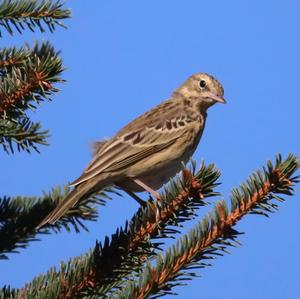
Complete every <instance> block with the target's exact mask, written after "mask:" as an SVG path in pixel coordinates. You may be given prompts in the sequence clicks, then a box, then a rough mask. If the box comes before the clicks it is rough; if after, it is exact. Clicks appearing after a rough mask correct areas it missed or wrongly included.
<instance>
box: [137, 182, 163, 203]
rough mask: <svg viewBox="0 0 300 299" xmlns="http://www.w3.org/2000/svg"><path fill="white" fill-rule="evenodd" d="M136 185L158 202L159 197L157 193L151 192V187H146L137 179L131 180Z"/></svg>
mask: <svg viewBox="0 0 300 299" xmlns="http://www.w3.org/2000/svg"><path fill="white" fill-rule="evenodd" d="M132 180H133V181H134V182H135V183H136V184H138V185H139V186H141V187H142V188H143V189H144V190H146V191H148V192H149V193H150V194H151V195H153V196H154V197H155V198H156V199H157V200H160V195H159V193H158V192H157V191H155V190H153V189H152V188H151V187H149V186H147V185H146V184H145V183H143V182H142V181H140V180H139V179H132Z"/></svg>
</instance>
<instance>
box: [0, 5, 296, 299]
mask: <svg viewBox="0 0 300 299" xmlns="http://www.w3.org/2000/svg"><path fill="white" fill-rule="evenodd" d="M70 16H71V14H70V11H69V10H68V9H66V8H65V5H64V4H63V3H62V2H61V1H59V0H58V1H51V0H44V1H38V0H23V1H21V0H4V1H2V3H1V4H0V25H1V26H0V34H1V36H3V35H4V34H10V35H13V34H15V33H16V34H22V32H23V31H24V30H32V31H37V30H38V31H40V32H41V33H42V32H44V31H45V30H50V31H51V32H54V31H55V30H56V28H57V27H65V25H64V24H63V21H64V20H65V19H67V18H70ZM70 68H72V66H70ZM63 71H64V66H63V62H62V59H61V57H60V53H59V51H58V50H56V49H54V47H53V46H52V45H51V44H50V43H49V42H42V43H41V42H36V43H35V45H33V46H32V47H31V46H29V45H27V44H25V45H24V46H23V47H21V48H16V47H14V48H2V49H0V80H1V81H0V143H1V145H2V149H3V152H4V153H6V154H13V153H14V152H15V151H16V150H18V151H25V152H31V151H32V150H34V151H38V152H39V151H42V146H43V145H45V144H47V137H48V135H49V132H48V130H46V129H42V125H41V124H40V123H36V122H33V121H32V120H31V119H30V111H31V110H35V109H38V108H39V104H40V103H41V102H43V101H49V100H51V99H52V98H55V93H57V92H59V89H58V87H59V86H60V83H62V82H64V79H63ZM299 166H300V164H299V160H298V158H297V157H296V156H295V155H293V154H290V155H288V156H287V157H286V158H282V157H281V155H280V154H278V155H277V156H276V158H275V161H274V162H271V161H268V162H267V164H266V166H263V167H262V170H261V171H256V172H254V173H253V174H252V175H251V176H250V177H249V178H248V179H247V180H246V182H245V183H243V184H241V186H240V187H238V188H234V189H233V190H232V192H231V196H230V202H227V201H224V200H220V201H217V202H216V203H215V204H214V206H213V207H212V208H211V212H210V213H208V214H207V215H206V216H205V217H204V218H203V219H200V220H199V222H198V224H196V225H195V227H194V228H192V229H191V231H190V232H189V233H188V234H183V235H181V236H180V231H179V229H178V228H179V227H181V226H182V225H184V223H185V222H187V221H189V220H191V219H193V218H195V217H197V215H198V211H199V209H200V208H201V207H202V206H204V205H206V204H207V203H208V199H209V198H211V197H216V196H219V195H220V194H219V193H218V192H217V190H216V188H217V187H218V185H219V184H220V175H221V174H220V172H219V170H218V169H217V168H216V166H215V165H213V164H209V165H206V164H205V163H204V162H203V163H202V164H200V165H198V166H197V164H196V163H195V162H194V161H191V162H190V163H189V166H188V167H186V168H185V169H184V170H183V171H182V172H181V174H180V175H178V176H177V177H176V178H175V179H171V180H170V182H169V183H168V185H167V186H166V187H165V188H164V190H163V191H162V192H161V201H159V202H157V201H156V200H153V199H152V198H149V200H148V201H147V202H146V205H145V206H142V207H140V208H139V209H138V210H137V211H136V213H135V214H134V215H133V216H132V218H131V219H130V220H128V221H127V222H126V223H125V224H124V226H122V227H120V228H117V229H116V230H115V233H113V234H112V235H111V236H107V237H106V238H105V241H104V242H103V243H101V242H99V241H96V245H95V246H94V248H92V249H91V250H90V251H89V252H87V253H86V254H84V255H82V256H79V257H77V258H73V259H70V260H69V261H65V262H62V263H61V266H60V268H59V269H55V268H52V269H50V270H49V271H48V272H47V273H45V274H43V275H40V276H37V277H36V278H34V279H33V280H32V282H30V283H29V284H26V285H25V286H24V287H22V288H19V289H15V288H13V287H12V286H4V287H3V288H2V289H1V290H0V298H53V299H54V298H156V297H158V296H163V295H166V294H173V293H174V292H175V291H176V290H174V289H175V287H176V286H178V285H181V284H183V283H184V282H185V281H187V280H189V279H191V278H193V277H194V276H195V274H194V273H193V269H195V268H205V267H207V266H209V265H210V263H209V261H210V260H212V259H213V258H215V257H217V256H222V255H223V254H225V253H226V252H228V249H229V248H230V247H232V246H237V245H239V241H238V237H239V234H240V233H241V232H239V231H238V230H237V228H236V224H237V222H238V221H240V220H242V219H243V217H244V216H246V215H248V214H256V215H262V216H269V215H270V214H271V213H273V212H275V211H276V210H277V209H278V208H279V206H278V202H283V201H285V199H286V198H287V197H288V196H290V195H292V194H293V191H294V186H295V184H296V183H297V182H298V179H299V176H297V175H296V172H297V170H298V168H299ZM68 192H69V189H68V187H67V186H57V187H53V188H52V189H51V190H50V191H49V192H47V193H45V194H43V195H41V196H36V197H30V198H29V197H21V196H18V197H9V196H5V195H1V197H0V259H7V258H8V257H7V254H8V253H17V252H19V249H20V248H26V247H27V246H28V245H29V243H30V242H32V241H36V240H38V237H37V234H46V233H47V234H49V233H59V232H60V231H61V230H62V229H66V230H67V231H70V229H71V228H72V227H73V228H74V229H75V230H76V231H77V232H80V231H81V229H87V228H86V226H85V221H90V220H96V219H97V216H98V214H97V206H99V205H105V202H106V200H107V199H108V198H109V197H110V194H111V193H118V190H117V189H116V188H113V187H111V188H107V189H105V190H102V191H101V192H98V193H96V194H93V195H91V196H90V197H89V198H87V199H86V200H84V201H82V202H80V203H79V204H77V205H76V206H75V207H73V208H72V209H71V210H70V211H68V212H67V214H66V215H65V216H64V217H63V218H62V219H61V220H59V221H58V222H56V223H55V224H53V225H50V224H48V225H46V226H44V227H42V228H40V229H39V230H38V231H37V230H36V226H37V225H38V224H39V223H40V222H41V220H42V219H43V218H44V217H45V216H46V215H47V214H48V213H49V212H50V211H52V210H53V209H54V208H55V207H56V206H57V204H58V203H59V202H60V201H62V200H63V199H64V197H65V196H66V195H67V194H68ZM101 237H102V236H101ZM168 238H177V243H176V244H175V245H174V246H171V247H170V248H169V249H167V250H166V251H163V250H162V249H161V247H162V245H163V244H164V243H165V241H166V240H167V239H168Z"/></svg>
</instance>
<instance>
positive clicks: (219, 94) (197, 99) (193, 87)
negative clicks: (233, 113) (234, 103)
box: [174, 73, 226, 109]
mask: <svg viewBox="0 0 300 299" xmlns="http://www.w3.org/2000/svg"><path fill="white" fill-rule="evenodd" d="M174 95H177V96H181V97H183V98H185V99H189V100H190V101H191V102H193V103H195V104H196V105H197V106H198V108H200V109H207V108H208V107H210V106H212V105H213V104H215V103H217V102H219V103H223V104H225V103H226V101H225V99H224V98H223V96H224V89H223V86H222V85H221V83H220V82H219V81H218V80H217V79H215V78H214V77H213V76H211V75H208V74H205V73H198V74H194V75H192V76H191V77H189V78H188V79H187V80H186V81H185V82H184V83H183V84H182V85H181V86H180V87H179V88H177V89H176V91H175V92H174Z"/></svg>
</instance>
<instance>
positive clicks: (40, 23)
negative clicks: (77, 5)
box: [0, 0, 71, 37]
mask: <svg viewBox="0 0 300 299" xmlns="http://www.w3.org/2000/svg"><path fill="white" fill-rule="evenodd" d="M63 6H64V4H63V3H62V2H61V1H60V0H58V1H52V0H43V1H40V0H4V1H3V2H2V3H1V4H0V26H2V27H3V28H5V29H6V30H7V31H8V33H9V34H11V35H13V33H14V29H15V30H17V31H18V32H19V33H22V32H23V31H24V30H25V29H26V28H28V29H30V30H31V31H35V30H36V28H38V29H39V30H40V31H41V32H44V31H45V29H44V25H46V26H47V28H48V29H49V31H50V32H53V31H54V30H55V28H56V26H57V25H58V26H60V27H65V25H64V24H63V23H62V22H61V21H60V20H62V19H67V18H70V17H71V12H70V10H69V9H64V8H63ZM0 37H2V32H1V30H0Z"/></svg>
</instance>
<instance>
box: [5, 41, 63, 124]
mask: <svg viewBox="0 0 300 299" xmlns="http://www.w3.org/2000/svg"><path fill="white" fill-rule="evenodd" d="M0 59H1V61H2V67H5V69H4V72H3V75H2V76H1V80H0V116H2V118H9V119H13V120H16V119H17V118H18V117H19V116H21V115H24V110H26V109H35V106H34V105H33V104H32V102H35V103H37V104H38V103H40V102H41V101H43V100H45V99H49V97H50V96H51V95H52V94H53V93H55V92H57V91H58V89H56V88H54V87H53V84H54V83H57V82H63V80H62V79H61V78H60V74H61V72H62V71H63V67H62V61H61V58H60V57H59V52H56V51H55V50H54V48H53V47H52V46H51V45H50V44H49V43H43V44H41V45H40V46H39V45H38V44H36V45H35V47H34V49H32V50H30V49H29V48H28V47H27V49H25V48H22V49H20V50H19V51H18V50H16V49H15V48H12V49H6V50H2V51H1V52H0ZM0 64H1V62H0Z"/></svg>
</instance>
